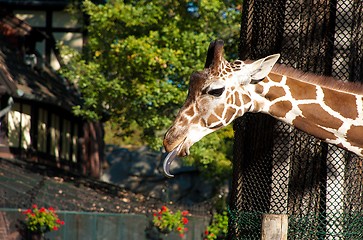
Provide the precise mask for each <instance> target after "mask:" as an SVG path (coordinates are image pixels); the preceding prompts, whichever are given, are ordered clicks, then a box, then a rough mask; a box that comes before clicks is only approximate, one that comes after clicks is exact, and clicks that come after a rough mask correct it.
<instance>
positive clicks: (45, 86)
mask: <svg viewBox="0 0 363 240" xmlns="http://www.w3.org/2000/svg"><path fill="white" fill-rule="evenodd" d="M5 2H6V4H5ZM41 2H42V3H41ZM65 2H67V1H34V2H33V1H0V5H2V6H6V8H3V7H2V8H1V10H0V11H1V12H0V99H1V101H0V109H1V110H0V117H1V127H0V129H1V131H0V157H6V158H12V157H17V158H24V159H27V160H31V161H36V162H41V163H45V164H49V165H54V166H57V167H62V168H66V169H70V170H72V171H75V172H79V173H81V174H83V175H89V176H93V177H98V176H99V175H100V165H101V161H102V159H103V130H102V123H100V122H89V121H86V120H84V119H82V118H80V117H77V116H75V115H74V114H73V112H72V107H73V106H75V105H79V104H81V98H80V95H79V93H78V92H77V89H76V88H75V87H74V85H73V84H71V83H70V82H69V81H68V80H67V79H64V78H62V77H61V76H59V75H58V74H57V73H56V72H55V71H54V68H57V67H59V65H60V62H61V61H60V57H59V53H58V52H57V50H56V48H55V41H56V37H55V36H58V37H59V36H63V35H67V34H69V32H66V30H65V28H62V27H59V26H60V23H57V24H59V26H58V25H55V24H54V23H55V22H57V21H55V20H52V19H55V18H53V16H61V13H60V12H61V11H62V9H63V10H64V7H65V6H66V3H65ZM51 3H53V4H51ZM17 4H18V5H17ZM16 6H18V7H16ZM41 9H43V10H41ZM31 11H34V12H33V13H32V14H31ZM43 11H44V13H43ZM21 12H22V13H21ZM25 12H27V13H25ZM57 14H58V15H57ZM18 15H21V16H22V17H23V18H24V19H27V20H28V19H29V20H30V21H34V24H38V25H37V27H33V26H31V25H30V24H29V23H27V22H25V21H23V20H21V19H20V18H18V17H17V16H18ZM29 16H32V17H29ZM63 16H64V15H63ZM42 19H45V25H42V23H41V20H42ZM57 19H58V18H57ZM62 19H66V18H64V17H63V18H62ZM63 22H66V21H63ZM65 25H67V24H65ZM80 29H81V28H77V29H76V28H70V33H72V32H73V33H74V34H71V36H74V41H75V42H78V43H79V38H81V39H82V41H81V42H83V37H82V34H81V33H80V32H78V33H76V30H79V31H80ZM57 31H58V35H57ZM62 31H63V35H62V34H60V33H62ZM80 36H81V37H80ZM75 39H78V40H75ZM78 46H79V45H78ZM76 47H77V46H76ZM80 47H81V46H80Z"/></svg>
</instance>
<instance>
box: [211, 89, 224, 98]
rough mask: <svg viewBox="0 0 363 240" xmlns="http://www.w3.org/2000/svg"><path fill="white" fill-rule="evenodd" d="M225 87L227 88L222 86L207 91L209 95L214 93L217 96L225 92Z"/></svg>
mask: <svg viewBox="0 0 363 240" xmlns="http://www.w3.org/2000/svg"><path fill="white" fill-rule="evenodd" d="M224 89H225V88H224V87H222V88H216V89H212V90H210V91H208V92H207V93H208V94H209V95H212V96H215V97H219V96H221V95H222V93H223V92H224Z"/></svg>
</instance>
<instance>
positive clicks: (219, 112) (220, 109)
mask: <svg viewBox="0 0 363 240" xmlns="http://www.w3.org/2000/svg"><path fill="white" fill-rule="evenodd" d="M224 109H225V106H224V104H220V105H218V107H216V108H215V110H214V113H215V114H216V115H217V116H218V117H220V118H222V117H223V111H224Z"/></svg>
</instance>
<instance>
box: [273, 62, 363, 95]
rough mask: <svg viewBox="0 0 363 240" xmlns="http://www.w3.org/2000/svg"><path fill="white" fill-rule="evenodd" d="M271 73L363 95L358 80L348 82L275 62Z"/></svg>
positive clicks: (361, 85)
mask: <svg viewBox="0 0 363 240" xmlns="http://www.w3.org/2000/svg"><path fill="white" fill-rule="evenodd" d="M271 73H275V74H278V75H285V76H287V77H290V78H294V79H296V80H299V81H302V82H307V83H311V84H318V85H320V86H324V87H327V88H330V89H335V90H339V91H342V92H349V93H354V94H358V95H363V84H362V83H359V82H348V81H342V80H338V79H337V78H334V77H329V76H323V75H318V74H314V73H310V72H304V71H301V70H299V69H295V68H292V67H289V66H286V65H283V64H275V66H274V67H273V69H272V70H271Z"/></svg>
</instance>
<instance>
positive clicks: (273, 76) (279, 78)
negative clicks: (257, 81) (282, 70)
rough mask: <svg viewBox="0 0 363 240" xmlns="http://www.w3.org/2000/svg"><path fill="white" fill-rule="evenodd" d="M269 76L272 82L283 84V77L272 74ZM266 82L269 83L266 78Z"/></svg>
mask: <svg viewBox="0 0 363 240" xmlns="http://www.w3.org/2000/svg"><path fill="white" fill-rule="evenodd" d="M268 76H269V78H270V79H271V81H273V82H281V80H282V78H281V75H277V74H275V73H272V72H271V73H270V74H269V75H268ZM264 82H268V79H267V78H266V80H264Z"/></svg>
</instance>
